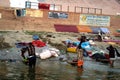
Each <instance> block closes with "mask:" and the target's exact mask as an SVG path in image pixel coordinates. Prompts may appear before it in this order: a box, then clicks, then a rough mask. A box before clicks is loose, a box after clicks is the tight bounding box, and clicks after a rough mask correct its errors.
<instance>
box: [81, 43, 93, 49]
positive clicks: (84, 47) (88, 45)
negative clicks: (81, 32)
mask: <svg viewBox="0 0 120 80" xmlns="http://www.w3.org/2000/svg"><path fill="white" fill-rule="evenodd" d="M81 47H82V49H85V50H90V49H91V47H90V43H89V42H88V41H87V42H83V43H82V44H81Z"/></svg>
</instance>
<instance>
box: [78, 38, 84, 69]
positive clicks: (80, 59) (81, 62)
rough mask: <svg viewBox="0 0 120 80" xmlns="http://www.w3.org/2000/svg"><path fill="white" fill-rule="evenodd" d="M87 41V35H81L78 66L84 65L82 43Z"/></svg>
mask: <svg viewBox="0 0 120 80" xmlns="http://www.w3.org/2000/svg"><path fill="white" fill-rule="evenodd" d="M85 41H86V36H81V39H80V44H79V45H78V47H77V49H76V50H77V59H78V62H77V64H78V65H77V66H78V67H82V66H83V52H84V50H83V48H82V46H81V45H82V43H83V42H85Z"/></svg>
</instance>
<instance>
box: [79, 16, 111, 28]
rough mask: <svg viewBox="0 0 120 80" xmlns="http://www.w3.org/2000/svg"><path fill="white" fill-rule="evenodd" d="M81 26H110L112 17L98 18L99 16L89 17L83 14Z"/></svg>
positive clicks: (80, 21)
mask: <svg viewBox="0 0 120 80" xmlns="http://www.w3.org/2000/svg"><path fill="white" fill-rule="evenodd" d="M79 25H89V26H106V27H107V26H108V27H109V26H110V16H97V15H87V14H81V15H80V20H79Z"/></svg>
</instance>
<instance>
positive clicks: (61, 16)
mask: <svg viewBox="0 0 120 80" xmlns="http://www.w3.org/2000/svg"><path fill="white" fill-rule="evenodd" d="M48 15H49V18H58V19H66V18H68V14H67V13H63V12H49V14H48Z"/></svg>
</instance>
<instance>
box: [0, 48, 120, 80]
mask: <svg viewBox="0 0 120 80" xmlns="http://www.w3.org/2000/svg"><path fill="white" fill-rule="evenodd" d="M19 53H20V52H19V50H18V49H15V48H11V49H5V50H0V59H1V60H0V80H120V63H119V61H120V60H117V61H115V66H114V67H113V68H111V67H110V66H109V64H105V63H101V62H96V61H94V60H91V59H90V58H85V61H84V66H83V68H77V67H76V66H72V65H70V64H68V63H67V62H65V61H59V60H58V58H51V59H47V60H40V59H39V58H38V59H37V64H36V68H35V69H33V70H30V69H29V67H28V66H26V65H25V64H23V62H22V61H21V57H20V54H19ZM69 54H70V55H72V56H74V57H75V56H76V54H73V53H69Z"/></svg>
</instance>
